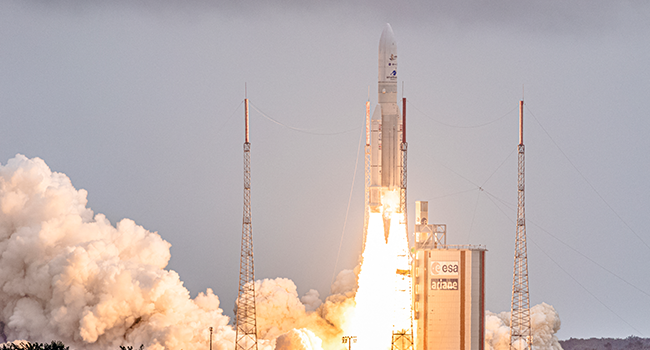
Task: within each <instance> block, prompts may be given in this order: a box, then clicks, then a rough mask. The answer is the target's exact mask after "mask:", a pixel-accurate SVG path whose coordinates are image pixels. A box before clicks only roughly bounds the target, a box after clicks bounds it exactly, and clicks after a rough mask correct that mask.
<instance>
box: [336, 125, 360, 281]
mask: <svg viewBox="0 0 650 350" xmlns="http://www.w3.org/2000/svg"><path fill="white" fill-rule="evenodd" d="M364 123H365V120H364ZM363 134H364V130H363V129H362V130H361V133H360V134H359V144H358V145H357V160H356V161H355V162H354V173H353V174H352V185H351V186H350V195H349V196H348V207H347V209H346V210H345V220H343V230H342V231H341V240H340V242H339V250H338V252H336V261H335V262H334V273H333V274H332V284H334V280H335V279H336V269H337V268H338V265H339V256H340V255H341V247H343V237H345V227H346V226H347V224H348V214H349V213H350V203H351V202H352V193H353V192H354V181H355V180H356V178H357V168H358V166H359V153H360V150H361V140H362V139H363ZM364 210H365V208H364Z"/></svg>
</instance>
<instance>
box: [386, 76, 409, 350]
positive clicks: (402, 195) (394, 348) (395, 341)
mask: <svg viewBox="0 0 650 350" xmlns="http://www.w3.org/2000/svg"><path fill="white" fill-rule="evenodd" d="M402 89H403V88H402ZM400 150H401V151H402V167H401V170H402V171H401V178H400V191H399V199H400V203H399V204H400V211H401V212H402V214H403V215H404V216H403V219H402V220H404V222H403V223H404V227H405V228H406V230H405V232H404V234H405V235H406V238H407V239H408V237H409V235H408V233H409V228H408V216H407V213H406V160H407V157H406V154H407V150H408V143H406V98H402V142H401V144H400ZM409 246H410V244H409ZM407 254H408V256H407V258H408V265H409V266H413V265H412V263H411V255H410V254H409V253H407ZM411 273H412V271H411V270H405V271H398V276H400V277H401V278H403V279H404V280H406V281H407V282H408V283H407V285H408V287H407V288H408V290H400V291H399V292H404V293H408V294H409V295H410V296H411V297H412V295H413V294H412V286H411V282H412V279H411ZM409 318H410V320H409V321H410V328H407V329H394V330H393V337H392V340H391V350H413V349H414V346H413V344H414V342H413V340H414V339H413V302H412V301H411V303H410V310H409Z"/></svg>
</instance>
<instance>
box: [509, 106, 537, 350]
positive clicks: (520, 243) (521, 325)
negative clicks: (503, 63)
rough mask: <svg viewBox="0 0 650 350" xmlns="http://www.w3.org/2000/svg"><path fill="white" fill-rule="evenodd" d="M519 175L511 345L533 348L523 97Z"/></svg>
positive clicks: (519, 348) (515, 349)
mask: <svg viewBox="0 0 650 350" xmlns="http://www.w3.org/2000/svg"><path fill="white" fill-rule="evenodd" d="M517 148H518V150H519V175H518V181H517V182H518V187H517V193H518V198H519V201H518V206H517V238H516V241H515V264H514V272H513V280H512V308H511V313H510V314H511V317H510V349H511V350H524V349H528V350H530V349H531V347H532V344H533V337H532V335H531V325H530V300H529V295H528V255H527V252H526V251H527V249H526V215H525V210H524V168H525V167H524V158H525V157H524V101H519V146H518V147H517Z"/></svg>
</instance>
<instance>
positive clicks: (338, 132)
mask: <svg viewBox="0 0 650 350" xmlns="http://www.w3.org/2000/svg"><path fill="white" fill-rule="evenodd" d="M251 106H252V107H253V108H254V109H255V110H256V111H257V112H258V113H259V114H261V115H262V116H263V117H264V118H266V119H268V120H270V121H271V122H273V123H275V124H277V125H280V126H283V127H285V128H287V129H291V130H293V131H297V132H302V133H305V134H310V135H321V136H331V135H340V134H345V133H348V132H351V131H355V130H358V129H359V128H358V127H357V128H352V129H348V130H343V131H336V132H314V131H310V130H307V129H301V128H296V127H293V126H291V125H287V124H284V123H282V122H279V121H277V120H275V119H273V118H271V117H269V116H268V115H267V114H266V113H264V112H262V111H261V110H260V109H259V108H257V106H255V105H254V104H252V103H251Z"/></svg>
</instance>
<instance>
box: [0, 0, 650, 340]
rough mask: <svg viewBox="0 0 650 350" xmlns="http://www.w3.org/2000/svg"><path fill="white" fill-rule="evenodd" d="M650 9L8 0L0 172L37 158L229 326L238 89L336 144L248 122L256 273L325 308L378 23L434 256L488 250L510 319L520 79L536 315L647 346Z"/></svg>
mask: <svg viewBox="0 0 650 350" xmlns="http://www.w3.org/2000/svg"><path fill="white" fill-rule="evenodd" d="M649 15H650V5H648V4H647V2H645V1H572V2H567V1H533V2H520V1H496V2H494V1H492V2H483V1H448V2H441V1H413V2H389V1H384V0H382V1H354V2H346V1H332V2H300V1H286V2H271V1H237V2H211V1H199V0H196V1H186V2H181V1H160V2H158V1H139V2H130V1H114V2H103V1H91V2H82V1H72V0H70V1H13V0H7V1H3V2H1V3H0V118H1V120H2V128H0V162H2V163H3V164H4V163H6V162H7V159H9V158H11V157H12V156H13V155H15V154H16V153H22V154H25V155H27V156H28V157H35V156H38V157H41V158H43V159H44V160H45V161H46V162H47V163H48V165H49V166H50V167H51V168H52V169H53V170H55V171H60V172H63V173H66V174H67V175H68V176H69V177H70V178H71V179H72V182H73V184H74V185H75V187H77V188H85V189H86V190H88V193H89V195H88V198H89V206H90V207H91V208H92V209H93V210H94V211H95V212H96V213H98V212H99V213H105V214H106V215H107V217H108V218H109V219H111V221H112V222H115V221H117V220H119V219H121V218H123V217H129V218H132V219H134V220H135V221H136V222H137V223H138V224H140V225H143V226H144V227H145V228H147V229H149V230H153V231H158V232H159V233H160V235H162V237H163V238H164V239H166V240H167V241H169V242H170V243H172V260H171V263H170V266H169V268H171V269H174V270H176V271H178V272H179V274H180V275H181V278H182V279H183V280H184V281H185V285H186V286H187V287H188V288H189V289H190V291H191V292H192V294H193V295H196V293H198V292H199V291H201V290H204V289H205V288H207V287H211V288H213V289H214V290H215V293H216V294H217V295H219V297H220V298H221V300H222V307H223V308H224V310H225V311H226V313H230V314H232V307H233V302H234V299H235V296H236V293H237V274H238V268H239V244H240V241H239V240H240V235H241V215H242V195H243V192H242V171H243V167H242V142H243V121H242V119H243V117H242V115H243V110H242V107H241V105H240V103H241V101H242V99H243V97H244V82H247V83H248V96H249V98H250V99H251V102H252V104H253V106H254V107H255V108H257V109H259V110H261V111H262V112H264V113H266V114H267V115H268V116H270V117H272V118H274V119H276V120H278V121H280V122H282V123H284V124H286V125H289V126H291V127H295V128H300V129H305V130H309V131H310V132H313V133H317V134H329V135H314V134H313V133H305V132H297V131H295V130H292V129H289V128H285V127H282V126H279V125H277V124H274V123H272V122H270V121H269V120H267V119H265V118H264V117H263V116H262V115H261V114H260V113H258V112H257V111H256V110H255V109H253V111H252V115H251V120H252V125H251V137H252V152H253V153H252V181H253V182H252V183H253V188H252V192H253V194H252V199H253V233H254V236H255V254H256V256H255V258H256V276H257V278H271V277H288V278H291V279H292V280H294V281H295V282H296V284H297V286H298V290H299V292H300V293H301V294H303V293H305V292H306V291H307V290H309V289H310V288H315V289H318V290H319V291H320V293H321V297H324V296H326V295H327V294H328V293H329V285H330V283H331V281H332V275H333V274H334V273H335V272H338V271H339V270H340V269H343V268H352V267H354V265H355V264H356V262H357V259H358V254H359V252H360V250H361V230H362V226H363V157H362V156H361V157H360V159H359V165H358V169H357V173H356V180H355V183H354V192H353V193H352V203H351V206H350V212H349V215H348V222H347V226H346V230H345V235H344V237H343V245H342V249H341V252H340V259H339V262H338V265H337V266H338V267H337V268H336V269H335V260H336V256H337V252H338V247H339V242H340V240H341V232H342V229H343V225H344V218H345V214H346V207H347V203H348V196H349V194H350V186H351V182H352V178H353V174H354V168H355V160H356V155H357V146H358V141H359V137H360V132H361V128H362V126H363V121H364V103H365V101H366V99H367V96H368V87H370V91H371V93H370V100H371V102H372V104H373V106H374V103H375V102H376V94H375V93H374V91H376V88H375V86H376V85H375V84H376V79H377V46H378V41H379V36H380V34H381V30H382V28H383V25H384V23H385V22H390V23H391V25H392V27H393V30H394V32H395V36H396V39H397V45H398V52H399V56H400V72H399V79H400V81H404V84H405V91H404V93H405V96H406V97H407V98H408V99H409V101H410V102H409V106H408V107H407V111H408V127H409V130H408V141H409V163H408V164H409V168H408V170H409V192H408V198H409V200H410V202H409V205H410V208H411V212H412V209H413V207H414V206H413V201H415V200H429V201H430V203H431V214H430V215H431V217H432V219H433V220H434V221H436V222H440V223H447V225H448V231H449V233H448V241H449V243H462V244H465V243H473V244H485V245H487V247H488V249H489V252H488V258H487V259H488V260H487V278H488V281H487V293H488V295H487V308H488V309H489V310H491V311H494V312H500V311H505V310H508V309H509V307H510V291H511V283H512V250H513V245H514V242H513V240H514V234H515V226H514V223H513V220H514V217H515V212H514V211H513V208H514V207H515V206H516V198H517V197H516V195H517V191H516V169H517V164H516V153H515V151H516V145H517V113H516V111H515V110H514V109H515V108H516V106H517V103H518V102H517V101H518V100H519V99H520V98H521V96H522V85H524V86H525V96H526V105H527V110H526V124H525V125H526V126H525V133H526V135H525V144H526V152H527V153H526V156H527V158H526V160H527V163H526V170H527V179H526V180H527V181H526V185H527V187H526V190H527V192H526V203H527V208H526V209H527V211H526V214H527V218H528V219H529V222H528V236H529V239H530V241H529V265H530V290H531V303H532V304H537V303H540V302H546V303H548V304H551V305H553V306H554V307H555V308H556V310H557V311H558V313H559V314H560V317H561V319H562V329H561V330H560V332H559V334H558V335H559V337H560V338H561V339H565V338H569V337H592V336H595V337H608V336H613V337H625V336H627V335H630V334H636V335H644V336H650V323H649V322H648V314H650V306H649V305H650V296H648V294H650V278H649V277H650V258H649V257H650V248H649V247H648V245H650V233H649V231H648V227H650V216H649V215H648V208H649V207H650V189H649V187H648V185H647V179H648V178H649V177H650V164H649V162H648V155H647V154H648V151H650V140H649V139H648V137H647V134H648V132H649V131H650V121H649V119H648V111H650V99H649V96H650V64H649V63H650V45H649V44H648V38H649V37H650V22H648V20H647V19H648V18H650V16H649ZM400 86H401V84H400ZM504 115H505V118H503V119H499V118H500V117H502V116H504ZM497 119H498V120H497ZM494 120H497V121H496V122H494V123H490V124H488V125H485V126H482V127H472V126H477V125H482V124H485V123H488V122H491V121H494ZM448 125H453V126H456V127H450V126H448ZM351 129H352V131H349V132H344V133H339V132H341V131H347V130H351ZM545 131H546V132H548V135H550V136H551V138H549V136H548V135H547V133H546V132H545ZM556 145H557V146H559V147H560V149H558V148H557V147H556ZM565 155H566V157H568V158H569V160H570V161H568V160H567V158H566V157H565ZM500 165H501V166H500ZM574 166H575V168H577V169H578V171H579V172H577V171H576V170H575V169H574ZM581 174H582V175H581ZM583 176H584V178H586V179H587V181H588V183H587V182H586V181H585V180H584V179H583ZM592 186H593V188H595V189H596V190H597V191H598V193H596V192H594V190H593V189H592ZM478 187H481V188H482V189H483V190H479V189H478ZM601 197H602V198H604V199H605V201H606V203H605V202H604V201H603V200H602V199H601ZM608 206H611V207H612V208H613V209H614V210H615V211H616V213H617V214H615V213H614V212H613V211H612V210H610V208H609V207H608ZM504 213H505V214H507V216H506V215H504ZM411 214H412V213H411ZM617 215H618V216H620V218H621V219H622V220H623V221H624V222H623V221H622V220H621V219H619V217H618V216H617ZM411 221H412V220H411ZM627 225H629V227H630V228H631V229H632V230H630V228H628V227H627ZM549 233H550V234H552V235H553V236H555V237H557V238H559V239H561V240H562V242H564V243H566V244H567V245H568V246H569V247H571V248H573V249H575V250H577V251H579V252H580V253H582V254H584V255H585V256H587V257H588V258H589V259H591V260H592V261H593V262H592V261H589V259H586V258H584V257H583V256H581V255H579V254H577V253H575V251H574V250H572V249H571V248H569V247H567V246H566V245H564V244H562V243H560V242H559V241H557V240H556V239H554V238H552V237H551V236H550V235H549ZM594 262H595V263H597V264H595V263H594ZM598 265H601V266H602V267H605V268H606V269H607V270H609V271H611V272H613V273H614V274H616V275H617V276H619V277H620V278H621V279H619V278H617V277H614V276H612V275H611V274H610V273H608V272H607V271H605V270H603V269H602V268H601V267H599V266H598ZM628 283H630V284H632V285H634V286H636V287H637V288H638V289H640V290H641V291H639V290H638V289H635V288H634V287H632V286H630V285H629V284H628ZM583 287H584V288H583ZM585 288H586V290H585ZM603 304H604V305H603ZM617 315H618V316H617ZM619 317H620V318H619ZM621 318H622V320H621ZM626 323H627V324H626ZM635 329H636V330H635Z"/></svg>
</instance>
